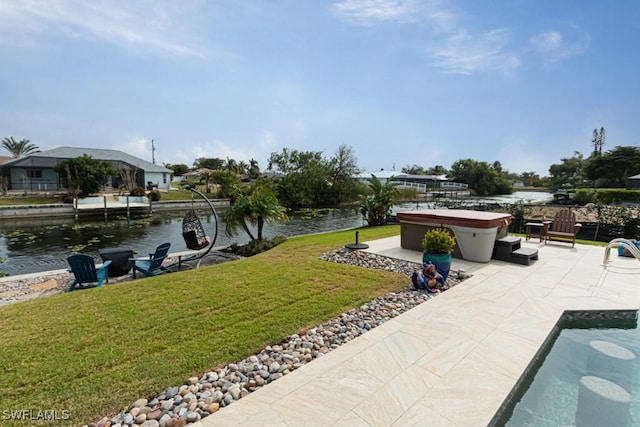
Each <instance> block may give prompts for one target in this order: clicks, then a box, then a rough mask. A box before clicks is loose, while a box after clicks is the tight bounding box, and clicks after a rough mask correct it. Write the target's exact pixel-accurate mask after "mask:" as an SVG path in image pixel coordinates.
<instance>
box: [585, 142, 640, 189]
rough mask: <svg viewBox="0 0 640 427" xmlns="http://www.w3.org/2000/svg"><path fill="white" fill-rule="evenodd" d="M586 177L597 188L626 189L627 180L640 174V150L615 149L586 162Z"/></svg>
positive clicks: (592, 157) (631, 148) (632, 148)
mask: <svg viewBox="0 0 640 427" xmlns="http://www.w3.org/2000/svg"><path fill="white" fill-rule="evenodd" d="M584 171H585V176H586V178H587V179H589V180H591V181H592V182H593V183H594V185H595V186H596V187H624V186H625V184H626V180H627V178H629V177H630V176H633V175H637V174H638V173H640V148H638V147H615V148H614V149H613V150H609V151H607V152H606V153H604V154H600V155H595V154H594V155H593V156H591V157H590V158H589V159H588V160H587V161H586V162H585V167H584Z"/></svg>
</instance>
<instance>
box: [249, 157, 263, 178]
mask: <svg viewBox="0 0 640 427" xmlns="http://www.w3.org/2000/svg"><path fill="white" fill-rule="evenodd" d="M259 177H260V167H258V161H257V160H256V159H251V160H249V179H258V178H259Z"/></svg>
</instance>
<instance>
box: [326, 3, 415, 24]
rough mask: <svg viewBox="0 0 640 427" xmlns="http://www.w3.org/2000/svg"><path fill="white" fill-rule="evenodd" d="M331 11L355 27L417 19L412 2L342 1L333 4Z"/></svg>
mask: <svg viewBox="0 0 640 427" xmlns="http://www.w3.org/2000/svg"><path fill="white" fill-rule="evenodd" d="M332 9H333V11H334V12H335V13H336V14H337V15H338V16H339V17H340V18H342V19H344V20H346V21H348V22H350V23H352V24H356V25H372V24H375V23H378V22H394V21H395V22H408V21H413V20H415V19H417V18H416V12H417V7H416V2H415V1H414V0H344V1H342V2H339V3H335V4H333V6H332Z"/></svg>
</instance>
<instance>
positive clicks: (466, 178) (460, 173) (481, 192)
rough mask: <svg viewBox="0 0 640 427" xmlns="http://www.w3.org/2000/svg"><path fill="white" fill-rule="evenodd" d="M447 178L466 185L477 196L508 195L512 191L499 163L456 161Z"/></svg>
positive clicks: (468, 160) (471, 160) (470, 160)
mask: <svg viewBox="0 0 640 427" xmlns="http://www.w3.org/2000/svg"><path fill="white" fill-rule="evenodd" d="M447 176H448V177H449V179H451V180H453V181H457V182H463V183H465V184H467V185H468V186H469V189H470V190H473V191H474V192H475V193H476V195H478V196H492V195H494V194H510V193H511V191H512V188H511V184H510V183H509V182H508V180H507V179H506V176H505V172H504V171H502V165H501V164H500V162H494V163H493V164H492V165H489V164H488V163H487V162H479V161H477V160H473V159H465V160H457V161H456V162H454V163H453V164H452V165H451V170H450V171H449V174H448V175H447Z"/></svg>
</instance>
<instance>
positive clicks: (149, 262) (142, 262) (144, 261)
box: [129, 243, 171, 279]
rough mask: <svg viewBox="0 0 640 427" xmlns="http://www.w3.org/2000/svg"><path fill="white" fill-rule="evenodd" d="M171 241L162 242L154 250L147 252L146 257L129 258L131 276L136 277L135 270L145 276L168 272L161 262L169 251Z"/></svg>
mask: <svg viewBox="0 0 640 427" xmlns="http://www.w3.org/2000/svg"><path fill="white" fill-rule="evenodd" d="M170 247H171V243H163V244H161V245H160V246H158V247H157V248H156V251H155V252H154V253H152V254H149V257H148V258H129V261H131V263H132V269H133V278H134V279H135V278H136V271H139V272H141V273H142V274H144V275H145V276H157V275H158V274H162V273H170V272H171V270H169V269H168V268H167V267H163V266H162V262H163V261H164V260H165V258H166V257H167V254H168V253H169V248H170Z"/></svg>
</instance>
